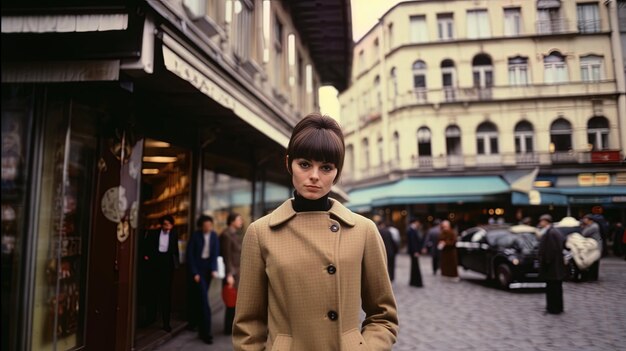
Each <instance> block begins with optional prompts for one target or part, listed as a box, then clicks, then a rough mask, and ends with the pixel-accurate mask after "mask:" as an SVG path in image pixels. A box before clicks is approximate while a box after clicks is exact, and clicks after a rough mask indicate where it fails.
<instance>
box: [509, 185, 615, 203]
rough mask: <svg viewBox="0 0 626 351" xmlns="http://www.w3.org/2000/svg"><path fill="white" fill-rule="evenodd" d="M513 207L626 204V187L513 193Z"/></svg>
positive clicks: (550, 189) (566, 188) (565, 188)
mask: <svg viewBox="0 0 626 351" xmlns="http://www.w3.org/2000/svg"><path fill="white" fill-rule="evenodd" d="M511 202H512V204H513V205H556V206H567V205H594V204H598V205H601V204H605V205H609V204H626V186H589V187H554V188H539V189H535V190H533V191H532V193H531V194H530V196H529V194H526V193H519V192H513V195H512V197H511Z"/></svg>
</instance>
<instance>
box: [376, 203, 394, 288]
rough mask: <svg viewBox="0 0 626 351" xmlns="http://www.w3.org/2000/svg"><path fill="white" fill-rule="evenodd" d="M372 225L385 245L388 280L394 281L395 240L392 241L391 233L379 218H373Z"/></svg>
mask: <svg viewBox="0 0 626 351" xmlns="http://www.w3.org/2000/svg"><path fill="white" fill-rule="evenodd" d="M373 221H374V223H376V226H377V227H378V232H379V234H380V236H381V238H382V239H383V243H384V245H385V252H386V254H387V272H388V273H389V279H390V280H391V281H394V279H395V272H396V253H397V252H398V246H397V245H396V242H395V240H393V235H392V234H391V231H390V230H389V228H388V227H387V224H386V223H385V221H383V219H382V217H381V216H378V215H376V216H374V217H373Z"/></svg>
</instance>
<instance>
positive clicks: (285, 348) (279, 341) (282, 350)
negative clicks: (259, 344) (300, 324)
mask: <svg viewBox="0 0 626 351" xmlns="http://www.w3.org/2000/svg"><path fill="white" fill-rule="evenodd" d="M292 342H293V338H292V337H291V336H289V335H286V334H278V335H276V340H274V343H273V344H272V351H291V344H292Z"/></svg>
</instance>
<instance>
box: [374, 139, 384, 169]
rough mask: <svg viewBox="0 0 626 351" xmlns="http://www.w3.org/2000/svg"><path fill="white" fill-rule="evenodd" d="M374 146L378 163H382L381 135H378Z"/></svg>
mask: <svg viewBox="0 0 626 351" xmlns="http://www.w3.org/2000/svg"><path fill="white" fill-rule="evenodd" d="M376 148H377V149H378V164H379V165H382V164H383V163H384V162H385V159H384V157H383V137H382V136H380V135H379V136H378V142H377V143H376Z"/></svg>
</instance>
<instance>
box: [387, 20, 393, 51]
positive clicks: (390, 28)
mask: <svg viewBox="0 0 626 351" xmlns="http://www.w3.org/2000/svg"><path fill="white" fill-rule="evenodd" d="M392 48H393V23H389V25H388V26H387V49H388V50H391V49H392Z"/></svg>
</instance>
